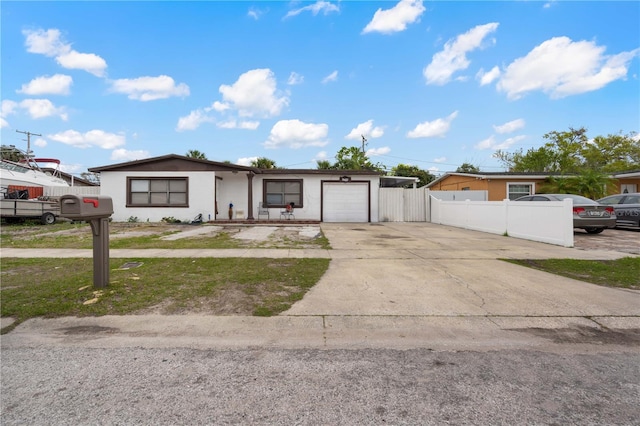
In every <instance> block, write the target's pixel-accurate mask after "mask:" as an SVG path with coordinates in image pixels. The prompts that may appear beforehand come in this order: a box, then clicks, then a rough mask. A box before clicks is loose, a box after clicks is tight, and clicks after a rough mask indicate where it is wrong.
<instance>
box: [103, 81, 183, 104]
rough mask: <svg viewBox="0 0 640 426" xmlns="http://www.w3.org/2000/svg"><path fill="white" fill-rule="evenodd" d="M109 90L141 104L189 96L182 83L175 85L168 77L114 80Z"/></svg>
mask: <svg viewBox="0 0 640 426" xmlns="http://www.w3.org/2000/svg"><path fill="white" fill-rule="evenodd" d="M111 90H113V91H114V92H116V93H122V94H125V95H127V97H128V98H129V99H134V100H137V101H143V102H146V101H154V100H157V99H166V98H170V97H172V96H189V86H187V85H186V84H184V83H180V84H178V85H176V82H175V81H174V80H173V78H171V77H169V76H168V75H160V76H158V77H139V78H133V79H128V78H123V79H119V80H114V81H112V82H111Z"/></svg>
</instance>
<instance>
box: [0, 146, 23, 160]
mask: <svg viewBox="0 0 640 426" xmlns="http://www.w3.org/2000/svg"><path fill="white" fill-rule="evenodd" d="M0 155H1V156H2V159H3V160H9V161H13V162H14V163H17V162H19V161H21V160H23V159H24V154H23V153H22V151H20V150H19V149H18V148H16V147H15V146H7V145H2V146H1V147H0Z"/></svg>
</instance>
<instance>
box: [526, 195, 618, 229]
mask: <svg viewBox="0 0 640 426" xmlns="http://www.w3.org/2000/svg"><path fill="white" fill-rule="evenodd" d="M565 198H570V199H571V200H572V201H573V227H574V228H581V229H584V230H585V231H587V232H588V233H589V234H599V233H600V232H602V231H604V230H605V229H607V228H615V227H616V213H615V211H614V209H613V207H611V206H605V205H602V204H599V203H598V202H597V201H593V200H592V199H590V198H587V197H583V196H582V195H574V194H534V195H526V196H524V197H520V198H517V199H516V200H515V201H562V200H564V199H565Z"/></svg>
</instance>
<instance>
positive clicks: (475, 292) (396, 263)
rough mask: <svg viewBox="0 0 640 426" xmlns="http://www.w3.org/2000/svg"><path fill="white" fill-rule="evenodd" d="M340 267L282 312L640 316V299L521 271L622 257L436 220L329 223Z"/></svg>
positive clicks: (336, 265) (335, 265)
mask: <svg viewBox="0 0 640 426" xmlns="http://www.w3.org/2000/svg"><path fill="white" fill-rule="evenodd" d="M322 230H323V232H324V234H325V235H326V237H327V238H328V239H329V241H330V243H331V246H332V248H333V250H331V251H330V253H331V257H332V261H331V265H330V267H329V269H328V271H327V272H326V274H325V275H324V276H323V277H322V279H321V280H320V282H319V283H318V284H316V286H315V287H314V288H313V289H312V290H311V291H309V292H308V293H307V295H306V296H305V297H304V299H303V300H301V301H299V302H297V303H296V304H295V305H294V306H292V308H291V309H289V310H288V311H286V312H284V313H283V314H282V315H326V316H434V317H475V316H480V317H568V316H570V317H592V316H594V317H595V316H597V317H618V316H631V317H637V316H638V315H640V292H638V291H632V290H624V289H615V288H606V287H601V286H597V285H593V284H589V283H585V282H582V281H577V280H573V279H569V278H563V277H559V276H556V275H553V274H549V273H546V272H542V271H537V270H534V269H530V268H526V267H522V266H518V265H514V264H511V263H508V262H505V261H503V260H499V259H504V258H511V259H518V258H519V259H526V258H530V259H531V258H577V259H581V258H582V259H614V258H619V257H623V256H625V255H628V254H625V253H618V252H614V251H584V250H577V249H573V248H565V247H559V246H553V245H549V244H545V243H537V242H532V241H526V240H519V239H516V238H509V237H504V236H500V235H492V234H486V233H481V232H475V231H469V230H464V229H458V228H452V227H446V226H441V225H433V224H430V223H379V224H346V223H343V224H322Z"/></svg>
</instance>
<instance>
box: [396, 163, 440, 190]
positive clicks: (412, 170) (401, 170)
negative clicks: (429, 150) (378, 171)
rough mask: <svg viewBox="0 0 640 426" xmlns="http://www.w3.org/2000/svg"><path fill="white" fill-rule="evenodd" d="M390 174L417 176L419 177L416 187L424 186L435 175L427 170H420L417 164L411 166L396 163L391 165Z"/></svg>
mask: <svg viewBox="0 0 640 426" xmlns="http://www.w3.org/2000/svg"><path fill="white" fill-rule="evenodd" d="M390 176H404V177H417V178H419V180H418V187H422V186H425V185H426V184H428V183H429V182H431V181H432V180H434V179H435V176H433V175H432V174H431V173H429V172H428V171H426V170H422V169H420V168H419V167H418V166H411V165H408V164H398V165H396V166H395V167H392V168H391V172H390Z"/></svg>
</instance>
